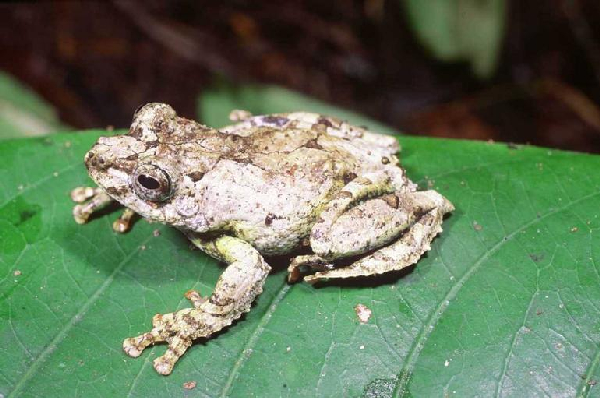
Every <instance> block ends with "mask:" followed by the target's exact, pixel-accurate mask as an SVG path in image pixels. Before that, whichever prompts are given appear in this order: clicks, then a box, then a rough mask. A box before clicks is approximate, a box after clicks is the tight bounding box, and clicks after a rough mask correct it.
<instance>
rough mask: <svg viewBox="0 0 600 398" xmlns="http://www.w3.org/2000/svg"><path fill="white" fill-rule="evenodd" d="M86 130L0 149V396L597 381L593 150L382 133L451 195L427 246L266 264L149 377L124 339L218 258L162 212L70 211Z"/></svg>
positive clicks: (346, 390) (203, 287)
mask: <svg viewBox="0 0 600 398" xmlns="http://www.w3.org/2000/svg"><path fill="white" fill-rule="evenodd" d="M100 134H102V133H101V132H90V133H87V134H77V135H74V136H73V135H54V136H51V137H49V138H46V139H21V140H13V141H7V142H5V143H3V144H2V145H1V146H0V270H1V273H0V318H1V320H2V321H1V322H0V347H2V355H0V394H2V395H4V396H5V397H12V396H24V397H37V396H45V397H53V396H57V397H74V396H85V397H96V396H97V397H106V396H125V395H127V396H139V397H165V396H185V395H194V396H196V395H200V396H222V395H227V396H234V397H247V396H253V395H256V396H280V395H285V396H361V395H363V394H364V395H365V396H368V397H374V396H378V397H383V396H391V395H392V394H396V395H397V396H418V397H426V396H457V397H464V396H492V395H518V396H538V395H548V396H575V395H582V396H585V395H586V394H588V393H589V392H590V391H591V393H592V394H593V395H597V388H599V387H598V386H593V384H595V382H596V381H597V380H599V378H600V369H599V367H598V363H599V362H600V349H599V341H600V288H599V285H600V269H599V267H600V233H599V231H600V219H599V218H598V214H599V213H600V173H598V170H599V169H600V157H598V156H592V155H586V154H576V153H570V152H560V151H550V150H547V149H540V148H532V147H523V148H519V149H511V148H510V147H508V146H506V145H491V144H487V143H479V142H467V141H451V140H437V139H426V138H413V137H399V139H400V141H401V143H402V145H403V147H404V152H403V163H404V165H405V166H406V168H407V170H408V174H409V176H410V177H412V178H413V179H414V180H415V181H418V182H419V183H420V184H421V185H422V186H423V187H426V186H427V185H428V184H429V185H431V186H434V187H435V188H436V189H438V190H439V191H440V192H441V193H443V194H444V195H446V196H447V197H448V198H449V199H450V200H451V201H452V202H453V203H454V204H455V205H456V211H455V212H454V213H453V214H452V215H451V216H450V217H449V218H448V219H447V220H446V221H445V223H444V232H443V233H442V235H441V236H440V237H438V238H437V239H435V241H434V243H433V245H432V250H431V252H429V253H428V254H427V255H426V256H425V257H424V258H422V259H421V260H420V261H419V263H418V265H417V266H416V267H415V268H414V269H413V270H411V271H410V272H407V273H406V274H405V275H403V276H402V275H390V276H388V277H387V278H383V279H376V280H374V281H373V280H365V279H362V280H359V281H355V282H354V283H343V284H336V283H330V284H328V285H323V286H320V287H311V286H310V285H307V284H305V283H299V284H295V285H292V286H290V285H287V284H286V283H285V272H284V270H283V269H282V268H279V269H278V271H276V272H275V273H274V275H272V276H270V277H269V279H268V282H267V284H266V287H265V291H264V293H263V294H262V295H261V296H260V298H259V299H258V300H257V303H256V305H255V307H254V308H253V310H252V311H251V312H250V313H249V314H248V315H247V316H246V317H244V318H243V319H242V320H240V321H239V322H237V323H235V324H234V325H233V326H232V327H230V328H229V329H228V330H226V331H225V332H224V333H221V334H219V335H218V336H216V337H214V338H212V339H209V340H207V341H205V342H200V343H198V344H196V345H195V346H194V347H192V348H191V349H190V350H189V351H188V352H187V353H186V354H185V356H184V357H183V358H182V360H181V361H180V362H179V363H178V364H177V366H176V368H175V370H174V373H173V374H172V375H171V376H169V377H163V376H160V375H158V374H156V373H155V371H154V369H153V368H152V364H151V361H152V359H154V358H155V357H156V356H157V355H160V354H162V353H163V352H164V350H165V347H164V346H158V347H155V348H152V349H151V350H149V352H145V353H144V354H143V356H142V357H140V358H137V359H132V358H129V357H127V356H125V355H124V354H123V352H122V351H121V343H122V340H123V338H124V337H128V336H132V335H135V334H137V333H140V332H143V331H146V330H147V329H148V328H149V327H150V320H151V318H152V316H153V315H154V314H155V313H164V312H170V311H173V310H175V309H176V308H182V307H186V306H188V305H189V304H188V303H187V302H186V301H185V300H184V299H183V293H184V292H185V291H186V290H187V289H190V288H197V289H199V290H200V291H201V292H202V293H209V292H210V291H211V289H212V287H213V285H214V283H215V282H216V280H217V278H218V276H219V274H220V273H221V272H222V270H223V268H222V266H221V265H220V264H218V263H217V262H215V261H214V260H212V259H210V258H209V257H207V256H206V255H204V254H202V253H201V252H198V251H192V250H189V248H188V242H187V241H186V240H185V239H184V237H183V236H182V235H181V234H180V233H179V232H177V231H176V230H174V229H172V228H168V227H164V226H159V225H156V224H148V223H147V222H145V221H140V222H138V223H137V224H136V225H135V227H134V229H133V231H131V233H128V234H125V235H122V236H121V235H117V234H115V233H113V232H112V230H111V221H112V220H113V219H114V218H115V217H116V215H114V214H113V215H111V216H105V217H100V218H97V219H95V220H93V221H92V222H90V223H89V224H87V225H83V226H80V225H77V224H75V222H74V221H73V219H72V217H71V209H72V206H73V204H72V203H71V202H70V199H69V191H70V190H71V189H72V188H73V187H75V186H78V185H85V184H89V183H90V181H89V179H88V177H87V176H86V171H85V168H84V167H83V164H82V156H83V154H84V152H85V151H86V150H87V149H88V148H89V147H90V146H91V145H92V143H93V142H94V140H95V139H96V137H98V136H99V135H100ZM67 142H70V144H67ZM155 229H158V230H159V231H160V236H158V237H156V236H154V234H153V231H154V230H155ZM283 265H285V264H281V266H283ZM17 271H18V272H17ZM358 303H362V304H364V305H366V306H367V307H369V308H370V309H371V310H372V311H373V315H372V317H371V319H370V320H369V322H368V323H367V324H365V325H361V324H360V323H359V321H358V319H357V316H356V314H355V311H354V307H355V306H356V304H358ZM187 381H195V382H196V383H197V386H196V388H195V390H193V391H187V390H184V389H183V383H184V382H187Z"/></svg>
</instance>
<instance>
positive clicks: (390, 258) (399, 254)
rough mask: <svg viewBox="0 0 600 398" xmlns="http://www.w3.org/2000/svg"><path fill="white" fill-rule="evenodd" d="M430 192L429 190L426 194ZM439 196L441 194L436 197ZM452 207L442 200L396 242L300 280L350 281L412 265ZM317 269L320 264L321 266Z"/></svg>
mask: <svg viewBox="0 0 600 398" xmlns="http://www.w3.org/2000/svg"><path fill="white" fill-rule="evenodd" d="M428 192H433V191H428ZM440 196H441V195H440ZM453 209H454V208H453V207H452V205H451V204H450V202H448V201H446V203H445V204H444V206H440V207H434V208H432V209H430V210H429V211H427V212H426V213H425V214H423V215H422V216H421V217H420V218H419V219H418V220H417V221H416V222H415V223H414V224H413V225H412V226H411V227H410V228H409V229H408V230H407V231H406V232H405V233H404V234H403V235H402V236H401V237H400V238H399V239H398V240H396V241H394V242H393V243H391V244H389V245H388V246H385V247H382V248H381V249H378V250H376V251H375V252H373V253H371V254H368V255H366V256H365V257H362V258H360V259H359V260H357V261H355V262H353V263H352V264H350V265H348V266H346V267H343V268H333V266H332V269H328V270H326V271H320V272H317V273H315V274H314V275H309V276H307V277H305V278H304V279H305V280H306V281H307V282H310V283H315V282H318V281H320V280H323V279H335V278H351V277H357V276H368V275H377V274H383V273H386V272H390V271H397V270H401V269H403V268H405V267H408V266H409V265H412V264H414V263H416V262H417V261H418V260H419V258H420V257H421V256H422V255H423V254H424V253H425V252H427V251H429V250H430V249H431V246H430V244H431V241H432V240H433V238H435V236H436V235H437V234H439V233H440V232H442V226H441V224H442V219H443V217H444V214H445V213H447V212H449V211H452V210H453ZM320 266H321V267H323V266H324V265H323V264H321V265H320Z"/></svg>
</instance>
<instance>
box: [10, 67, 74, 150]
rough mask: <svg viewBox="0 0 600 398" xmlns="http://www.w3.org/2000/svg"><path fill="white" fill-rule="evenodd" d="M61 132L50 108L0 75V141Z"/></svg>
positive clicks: (32, 93) (11, 80)
mask: <svg viewBox="0 0 600 398" xmlns="http://www.w3.org/2000/svg"><path fill="white" fill-rule="evenodd" d="M65 129H67V127H66V126H64V125H62V124H61V123H60V122H59V120H58V117H57V115H56V112H55V110H54V108H53V107H52V106H50V105H49V104H47V103H46V102H45V101H44V100H43V99H42V98H41V97H39V96H38V95H37V94H36V93H34V92H33V91H31V90H30V89H28V88H27V87H25V86H23V85H22V84H21V83H19V82H18V81H16V80H15V79H14V78H12V77H11V76H10V75H8V74H6V73H2V72H0V140H1V139H6V138H14V137H24V136H38V135H44V134H48V133H51V132H54V131H58V130H65Z"/></svg>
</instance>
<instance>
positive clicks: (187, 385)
mask: <svg viewBox="0 0 600 398" xmlns="http://www.w3.org/2000/svg"><path fill="white" fill-rule="evenodd" d="M183 388H185V389H186V390H193V389H194V388H196V382H195V381H186V382H185V383H183Z"/></svg>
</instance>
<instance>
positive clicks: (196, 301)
mask: <svg viewBox="0 0 600 398" xmlns="http://www.w3.org/2000/svg"><path fill="white" fill-rule="evenodd" d="M184 296H185V298H186V299H188V300H190V301H191V303H192V304H193V305H194V307H196V308H198V307H200V306H201V305H202V304H203V303H205V302H206V300H208V299H207V298H206V297H203V296H201V295H200V293H199V292H198V291H197V290H194V289H190V290H188V291H187V292H185V294H184Z"/></svg>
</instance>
